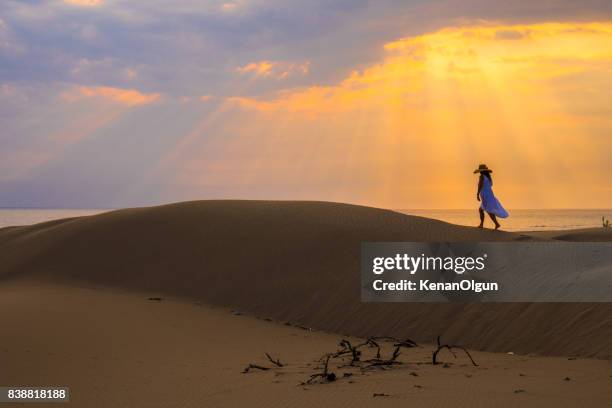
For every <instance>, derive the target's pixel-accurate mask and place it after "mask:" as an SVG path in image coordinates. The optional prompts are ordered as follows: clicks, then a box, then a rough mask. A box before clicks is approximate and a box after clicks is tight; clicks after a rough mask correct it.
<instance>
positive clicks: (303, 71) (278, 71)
mask: <svg viewBox="0 0 612 408" xmlns="http://www.w3.org/2000/svg"><path fill="white" fill-rule="evenodd" d="M309 71H310V62H302V63H294V62H283V61H258V62H250V63H248V64H246V65H243V66H241V67H238V68H236V72H238V73H240V74H250V75H252V76H253V77H255V78H267V77H270V78H276V79H285V78H288V77H289V76H293V75H301V76H304V75H308V73H309Z"/></svg>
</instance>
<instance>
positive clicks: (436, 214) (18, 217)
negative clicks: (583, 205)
mask: <svg viewBox="0 0 612 408" xmlns="http://www.w3.org/2000/svg"><path fill="white" fill-rule="evenodd" d="M105 211H109V210H105V209H80V210H71V209H14V208H7V209H0V228H2V227H8V226H13V225H30V224H36V223H39V222H44V221H50V220H55V219H60V218H69V217H80V216H84V215H94V214H99V213H102V212H105ZM395 211H398V212H402V213H404V214H411V215H419V216H421V217H427V218H435V219H438V220H442V221H446V222H450V223H453V224H459V225H468V226H476V225H478V222H479V220H478V210H476V209H473V210H405V209H402V210H395ZM509 212H510V217H508V218H506V219H503V220H500V223H501V224H502V229H503V230H506V231H543V230H557V229H576V228H590V227H601V217H602V216H605V217H606V218H607V219H610V220H611V222H612V209H607V210H509ZM492 226H493V223H492V222H491V220H490V219H489V218H488V217H487V218H486V219H485V227H487V228H491V227H492Z"/></svg>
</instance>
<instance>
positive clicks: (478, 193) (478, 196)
mask: <svg viewBox="0 0 612 408" xmlns="http://www.w3.org/2000/svg"><path fill="white" fill-rule="evenodd" d="M482 177H483V175H482V174H481V175H480V177H479V178H478V190H477V191H476V200H478V201H480V190H482Z"/></svg>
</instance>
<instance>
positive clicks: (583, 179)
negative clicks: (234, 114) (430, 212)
mask: <svg viewBox="0 0 612 408" xmlns="http://www.w3.org/2000/svg"><path fill="white" fill-rule="evenodd" d="M610 44H612V24H609V23H588V24H587V23H550V24H535V25H513V26H506V25H494V24H482V25H478V26H467V27H454V28H446V29H443V30H440V31H437V32H434V33H429V34H425V35H421V36H417V37H410V38H404V39H400V40H398V41H394V42H390V43H388V44H386V45H385V46H384V48H385V50H386V52H387V56H386V58H385V59H384V60H383V61H382V62H380V63H379V64H376V65H374V66H371V67H369V68H367V69H365V70H364V71H362V72H353V73H351V74H350V75H349V76H348V77H347V78H346V79H345V80H343V81H342V82H341V83H339V84H338V85H336V86H324V87H322V86H320V87H308V88H301V89H290V90H286V91H284V92H281V93H279V94H278V95H276V96H274V97H273V98H270V99H267V100H263V99H253V98H245V97H235V98H230V99H228V100H227V102H226V105H225V107H224V109H228V108H229V107H233V108H234V109H236V108H238V110H239V111H242V112H243V115H245V116H246V118H245V119H244V120H243V121H241V125H236V126H232V133H231V134H233V135H234V137H235V138H237V139H240V140H235V142H231V143H230V142H229V141H227V140H225V143H226V145H225V146H224V147H223V163H224V166H225V167H226V168H230V169H232V173H231V175H232V177H231V178H229V179H228V181H229V182H231V181H230V180H233V181H234V182H236V180H237V179H239V177H240V175H242V178H243V182H244V183H250V182H257V183H264V181H265V182H274V183H289V182H290V181H291V180H295V181H297V182H296V189H298V190H299V189H305V191H306V190H307V189H308V186H309V185H315V184H317V183H319V182H320V181H321V180H325V179H326V178H329V175H330V174H333V175H334V177H335V178H336V179H339V180H341V181H340V182H338V183H336V186H342V187H341V188H334V189H333V191H325V192H324V194H323V195H324V196H326V197H329V195H330V193H331V194H332V195H333V198H334V199H337V200H348V201H356V200H358V201H359V202H366V203H369V204H373V205H381V206H389V207H397V206H404V207H406V206H407V207H412V208H415V207H445V208H448V207H462V208H465V207H469V206H471V205H473V203H472V202H471V200H473V195H474V194H473V191H472V190H474V188H475V186H474V183H475V179H474V177H473V175H472V174H471V169H472V168H473V167H474V166H475V165H476V164H478V163H481V162H486V163H488V164H489V165H490V166H491V167H493V168H494V176H495V179H496V185H497V187H496V190H497V191H498V192H499V194H500V195H501V196H502V197H504V200H505V202H506V203H507V205H508V207H510V208H536V207H597V206H602V205H604V203H609V202H610V201H611V199H612V190H611V189H610V188H609V187H608V186H609V180H607V179H606V177H608V175H609V174H610V173H611V171H610V170H612V168H611V167H610V164H609V163H610V161H609V154H610V151H612V149H611V142H610V137H609V133H610V131H611V130H612V122H611V120H612V119H611V118H612V115H611V114H610V113H611V109H610V107H609V100H611V99H612V95H611V93H612V92H611V87H610V86H609V84H610V83H612V48H610ZM258 129H259V130H258ZM255 139H256V140H255ZM253 145H254V146H256V147H257V149H258V150H259V153H260V154H258V155H256V156H253V155H249V154H246V155H245V154H244V152H243V149H244V148H245V146H253ZM230 146H231V147H230ZM232 160H235V162H232ZM300 163H302V164H300ZM194 166H195V167H197V164H194ZM204 166H215V164H214V163H209V164H205V165H204ZM192 170H193V169H192ZM200 170H201V171H202V173H206V174H207V176H206V177H207V180H208V181H210V177H211V176H210V174H214V173H215V171H214V169H213V168H212V167H211V168H207V169H200ZM216 174H218V175H219V176H220V177H222V176H221V174H223V173H222V172H221V173H216ZM189 177H193V171H190V172H189ZM356 180H359V181H356ZM578 185H580V186H589V187H590V188H589V189H588V191H589V192H591V193H585V194H581V195H580V196H576V194H575V193H574V191H571V190H573V189H574V188H575V187H572V186H578ZM298 192H299V191H298ZM314 194H316V192H314ZM305 195H308V196H312V195H313V191H311V190H308V194H306V193H305Z"/></svg>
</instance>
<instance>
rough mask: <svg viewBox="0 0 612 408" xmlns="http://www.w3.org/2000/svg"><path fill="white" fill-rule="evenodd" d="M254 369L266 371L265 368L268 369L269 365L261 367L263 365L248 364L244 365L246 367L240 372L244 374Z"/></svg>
mask: <svg viewBox="0 0 612 408" xmlns="http://www.w3.org/2000/svg"><path fill="white" fill-rule="evenodd" d="M254 369H257V370H262V371H267V370H269V369H270V367H263V366H260V365H257V364H249V365H248V366H246V368H245V369H244V370H242V373H243V374H246V373H248V372H250V371H251V370H254Z"/></svg>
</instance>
